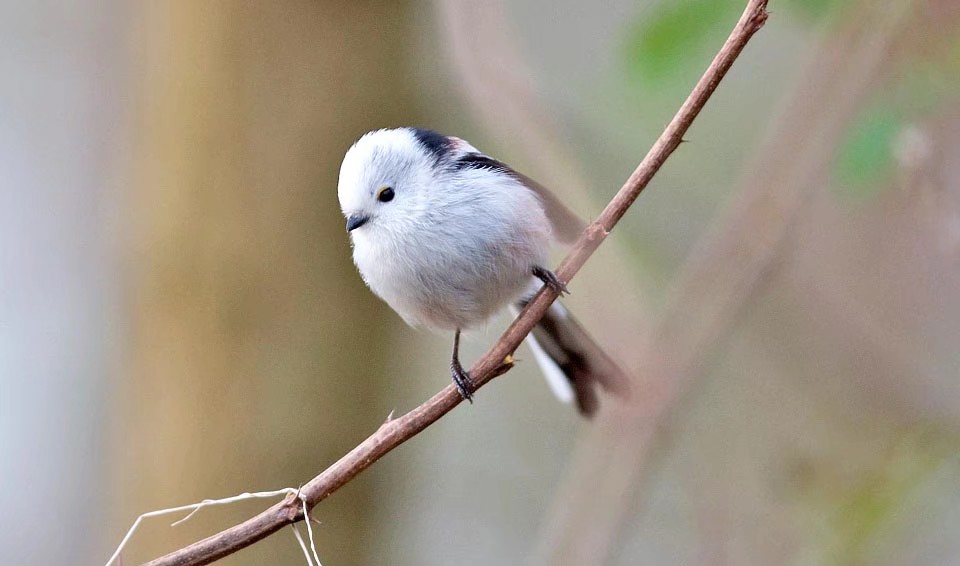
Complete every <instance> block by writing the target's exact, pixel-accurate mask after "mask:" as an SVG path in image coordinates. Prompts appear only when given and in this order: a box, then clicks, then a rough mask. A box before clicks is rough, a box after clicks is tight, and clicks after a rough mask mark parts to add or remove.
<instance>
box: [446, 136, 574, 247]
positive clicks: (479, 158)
mask: <svg viewBox="0 0 960 566" xmlns="http://www.w3.org/2000/svg"><path fill="white" fill-rule="evenodd" d="M458 141H459V140H458ZM462 143H464V144H465V143H466V142H462ZM468 147H470V149H473V147H472V146H468ZM454 164H455V166H456V167H473V168H478V169H482V168H488V169H498V170H500V171H503V172H505V173H507V174H509V175H511V176H512V177H514V178H515V179H517V180H518V181H520V183H521V184H523V186H525V187H527V188H528V189H530V190H531V191H533V192H534V193H535V194H536V195H537V196H538V197H540V202H542V203H543V209H544V212H546V213H547V219H548V220H550V225H551V226H552V228H553V234H554V236H555V237H556V239H557V241H559V242H561V243H563V244H572V243H573V242H574V241H576V239H577V237H578V236H579V235H580V232H582V231H583V229H584V228H585V227H586V226H587V224H586V222H584V221H583V219H581V218H580V217H579V216H577V215H576V214H575V213H574V212H573V211H571V210H570V209H569V208H567V206H566V205H565V204H563V203H562V202H560V199H559V198H557V196H556V195H554V194H553V193H552V192H550V190H549V189H547V188H546V187H544V186H543V185H541V184H540V183H538V182H536V181H534V180H533V179H531V178H530V177H527V176H526V175H524V174H523V173H520V172H519V171H517V170H515V169H513V168H512V167H510V166H509V165H507V164H506V163H504V162H502V161H500V160H497V159H494V158H492V157H490V156H488V155H484V154H483V153H480V152H478V151H476V150H474V151H469V152H468V153H466V154H464V155H462V156H460V157H459V158H458V159H457V160H456V161H455V163H454Z"/></svg>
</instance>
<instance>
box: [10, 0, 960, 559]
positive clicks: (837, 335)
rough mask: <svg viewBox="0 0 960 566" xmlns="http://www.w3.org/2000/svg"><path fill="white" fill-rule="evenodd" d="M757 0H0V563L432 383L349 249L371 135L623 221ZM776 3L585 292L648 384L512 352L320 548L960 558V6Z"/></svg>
mask: <svg viewBox="0 0 960 566" xmlns="http://www.w3.org/2000/svg"><path fill="white" fill-rule="evenodd" d="M744 4H745V2H743V1H740V0H679V1H672V2H667V1H649V2H626V1H615V2H602V3H600V2H597V3H588V2H572V1H566V0H564V1H552V2H548V1H546V0H521V1H513V2H501V1H492V2H485V3H482V4H480V3H473V2H466V1H464V0H437V1H436V2H433V3H428V2H321V1H313V2H310V1H291V2H282V3H281V2H276V3H274V2H242V1H227V0H223V1H210V2H190V1H186V0H170V1H166V2H130V3H128V2H120V1H118V0H107V1H101V2H96V3H94V2H55V1H52V0H41V1H37V2H7V1H4V2H0V46H2V49H0V494H2V495H0V562H2V563H3V564H14V565H19V564H24V565H26V564H53V563H61V564H102V563H103V562H104V561H105V560H106V558H107V557H108V556H109V555H110V554H111V552H112V551H113V548H114V547H115V546H116V544H117V543H119V541H120V539H121V537H122V536H123V534H124V533H125V532H126V530H127V528H128V527H129V526H130V524H131V523H132V522H133V520H134V519H135V518H136V516H137V515H139V514H140V513H142V512H145V511H150V510H153V509H158V508H164V507H171V506H176V505H182V504H186V503H191V502H194V501H199V500H202V499H204V498H218V497H227V496H230V495H234V494H236V493H240V492H243V491H254V490H269V489H277V488H280V487H284V486H294V487H295V486H298V485H300V484H302V483H304V482H306V481H307V480H308V479H310V478H311V477H313V476H314V475H315V474H317V473H319V472H320V471H321V470H322V469H323V468H325V467H326V466H327V465H329V464H331V463H332V462H334V461H335V460H336V459H337V458H339V457H340V456H341V455H343V454H344V453H345V452H347V451H348V450H349V449H350V448H352V447H353V446H354V445H355V444H357V443H358V442H360V441H361V440H362V439H363V438H365V437H366V436H367V435H368V434H370V433H371V432H373V431H374V430H375V429H376V427H377V426H378V425H379V424H380V423H381V422H383V420H384V419H385V418H386V417H387V415H388V414H389V413H391V412H392V411H397V412H403V411H406V410H409V409H411V408H413V407H414V406H416V405H417V404H418V403H420V402H421V401H422V400H424V399H426V398H427V397H428V396H430V395H431V394H432V393H434V392H435V391H436V390H438V389H439V388H440V387H442V386H445V385H446V384H447V383H448V380H449V377H448V374H447V369H446V366H447V359H448V358H447V356H448V351H447V350H448V348H449V336H443V335H433V334H430V333H427V332H423V331H417V330H413V329H410V328H408V327H406V326H405V325H404V324H403V323H402V321H401V320H400V319H399V317H397V316H396V315H395V314H394V313H393V312H392V311H390V309H389V308H388V307H386V305H384V304H382V303H381V302H379V301H378V300H377V299H376V298H375V297H374V296H373V295H372V294H371V293H370V292H369V291H368V290H367V289H366V288H365V287H364V285H363V283H362V281H361V280H360V278H359V276H358V275H357V273H356V270H355V268H354V267H353V265H352V262H351V260H350V249H349V242H348V238H347V235H346V234H345V233H344V230H343V219H342V216H341V215H340V212H339V209H338V204H337V199H336V181H337V171H338V168H339V164H340V159H341V157H342V156H343V153H344V152H345V151H346V149H347V148H348V147H349V145H350V144H351V143H352V142H353V141H354V140H355V139H356V138H357V137H359V136H360V135H361V134H362V133H364V132H365V131H367V130H370V129H374V128H379V127H389V126H396V125H417V126H421V127H429V128H433V129H436V130H439V131H443V132H446V133H450V134H455V135H458V136H460V137H464V138H466V139H469V140H470V141H471V142H472V143H473V144H474V145H476V146H477V147H479V148H480V149H481V150H483V151H485V152H487V153H489V154H492V155H494V156H497V157H500V158H502V159H503V160H505V161H507V162H510V163H511V164H513V165H515V166H516V167H517V168H518V169H520V170H522V171H524V172H526V173H528V174H530V175H531V176H533V177H535V178H538V179H540V180H541V181H542V182H544V183H545V184H547V185H549V186H551V187H552V188H554V189H555V190H556V192H557V193H558V194H560V195H561V196H562V197H563V199H564V200H565V201H566V202H568V203H569V204H570V206H571V207H572V208H574V209H575V210H577V211H579V212H580V213H581V214H582V215H583V216H584V217H586V218H592V217H595V216H596V215H597V214H598V213H599V211H600V210H601V208H602V207H603V205H604V204H605V203H606V202H607V200H609V198H610V197H611V196H612V195H613V194H614V192H615V191H616V190H617V189H618V188H619V187H620V185H621V184H622V182H623V181H624V179H626V177H627V176H628V175H629V173H630V172H631V171H632V169H633V168H634V167H635V166H636V164H637V163H638V162H639V160H640V159H641V158H642V157H643V155H644V154H645V153H646V151H647V149H648V148H649V146H650V145H651V144H652V142H653V140H654V139H655V138H656V136H657V135H659V133H660V131H661V129H662V128H663V126H664V125H665V124H666V123H667V121H668V120H669V119H670V117H671V116H672V114H673V112H674V111H675V110H676V108H678V107H679V105H680V104H681V102H682V101H683V99H684V98H685V97H686V95H687V93H688V92H689V91H690V89H691V87H692V86H693V84H694V83H695V81H696V79H697V78H698V77H699V75H700V73H701V72H702V71H703V70H704V69H705V68H706V66H707V64H708V63H709V61H710V59H711V58H712V57H713V55H714V54H715V53H716V51H717V49H718V48H719V46H720V45H721V44H722V42H723V40H724V39H725V37H726V35H727V33H728V32H729V30H730V29H731V28H732V26H733V24H734V22H735V21H736V19H737V17H738V16H739V14H740V12H741V10H742V8H743V5H744ZM770 9H771V11H772V16H771V18H770V20H769V22H768V24H767V26H766V27H765V28H764V29H763V30H762V31H761V32H760V33H759V35H758V36H757V37H756V38H755V39H754V40H753V41H752V42H751V43H750V45H748V47H747V49H746V51H745V53H744V54H743V56H742V57H741V58H740V59H739V60H738V61H737V63H736V65H735V66H734V68H733V70H732V71H731V73H730V75H729V76H728V77H727V78H726V80H725V81H724V82H723V84H722V85H721V87H720V89H719V90H718V92H717V93H716V95H715V96H714V98H713V99H712V100H711V101H710V102H709V104H708V105H707V107H706V109H705V110H704V112H703V114H702V115H701V116H700V118H699V119H698V120H697V122H696V123H695V125H694V126H693V128H692V129H691V131H690V132H689V134H688V135H687V138H688V140H689V143H687V144H684V145H682V146H681V147H680V149H679V150H678V152H677V153H676V155H674V156H673V157H672V158H671V159H670V161H669V162H668V163H667V165H666V166H665V168H664V169H663V171H662V172H661V173H660V174H659V175H658V176H657V177H656V178H655V180H654V181H653V183H652V184H651V186H650V187H649V189H648V190H647V191H646V192H645V193H644V194H643V196H642V197H641V199H640V200H639V201H638V202H637V203H636V205H635V206H634V208H633V209H632V210H631V211H630V213H629V214H628V215H627V217H626V218H625V219H624V221H623V223H622V224H621V225H620V226H619V227H618V228H617V230H616V231H615V232H614V233H613V235H612V236H611V237H610V238H609V239H608V241H607V242H606V243H605V244H604V246H603V247H602V248H601V249H600V251H599V252H598V253H597V255H596V256H594V258H592V259H591V260H590V262H589V263H588V264H587V266H586V267H585V269H584V270H583V271H582V272H581V273H580V275H578V277H577V278H576V279H575V280H574V281H573V283H572V285H571V291H572V295H571V296H570V297H569V298H567V299H566V300H565V302H566V303H567V304H568V305H569V306H570V307H571V309H572V310H574V311H575V312H576V313H578V316H579V317H580V318H581V319H582V321H583V323H584V325H585V326H586V327H587V328H588V329H589V330H590V331H591V332H592V333H593V334H594V335H595V336H596V338H597V339H598V341H600V342H601V343H602V344H604V345H606V346H607V347H608V348H609V350H610V351H611V352H613V353H614V354H615V357H617V358H618V359H619V360H621V361H622V363H623V365H624V366H625V367H627V368H629V370H630V371H631V373H633V374H634V375H635V376H636V385H637V386H636V388H635V389H636V394H635V396H634V398H633V399H631V401H630V402H629V403H625V404H617V403H615V402H612V401H611V400H609V399H608V400H607V401H608V402H607V403H606V404H605V407H604V411H602V414H600V415H598V417H597V418H596V419H595V420H594V421H593V422H585V421H583V420H581V419H580V418H579V417H578V415H577V414H576V411H575V410H574V409H573V408H571V407H569V406H565V405H561V404H559V403H557V402H556V400H555V399H553V398H552V396H551V394H550V392H549V390H548V389H547V387H546V386H545V384H544V382H543V380H542V378H541V377H540V376H539V375H538V372H537V370H536V368H535V364H534V363H533V361H532V354H530V353H529V351H527V350H526V349H525V348H521V350H520V351H519V353H518V358H519V359H520V361H521V363H520V364H519V367H518V368H517V369H516V370H515V371H513V372H511V373H509V374H507V375H506V376H505V377H502V378H499V379H498V380H496V381H495V382H494V383H492V384H491V385H490V386H489V387H486V388H484V389H483V390H482V391H481V392H480V393H479V394H478V396H477V402H476V403H475V404H474V405H472V406H461V407H459V408H458V409H457V410H455V411H454V412H453V413H451V414H450V415H448V416H447V417H445V418H444V419H442V420H441V421H440V422H438V423H437V424H435V425H434V426H433V427H431V428H429V429H428V430H426V431H425V432H424V433H422V434H421V435H419V436H418V437H416V438H415V439H414V440H412V441H411V442H409V443H408V444H406V445H404V446H402V447H401V448H400V449H398V450H396V451H395V452H393V453H391V454H389V455H388V456H387V457H385V458H384V459H383V460H382V461H381V462H380V463H378V464H377V465H375V466H374V467H372V468H371V469H369V470H368V471H367V472H365V473H364V474H363V475H361V476H360V477H359V478H357V479H356V480H355V481H353V482H352V483H350V484H348V485H347V486H346V487H345V488H343V489H342V490H341V491H339V492H337V493H336V494H334V495H333V496H332V497H330V499H328V500H326V501H324V502H323V503H321V504H320V505H319V506H318V507H317V508H316V510H315V511H314V513H313V515H314V516H315V517H316V518H317V519H318V520H319V522H320V524H318V525H315V529H314V530H315V533H316V540H317V548H318V551H319V554H320V557H321V559H322V560H323V563H324V564H325V565H327V566H330V565H333V564H417V565H442V564H478V565H479V564H600V563H605V564H617V565H627V564H631V565H632V564H758V565H762V564H960V458H958V448H960V4H958V3H957V2H955V1H954V0H886V1H881V2H877V1H875V0H873V1H872V0H860V1H857V0H847V1H844V0H816V1H813V0H772V2H771V6H770ZM561 253H562V250H558V255H557V258H558V259H559V258H560V257H561V255H560V254H561ZM507 322H508V321H507V319H506V318H501V319H499V320H496V321H493V322H491V323H490V325H489V326H488V328H486V329H484V330H481V331H478V332H474V333H472V334H471V335H470V336H469V337H468V340H467V347H466V350H465V353H464V359H465V360H472V359H474V358H475V357H477V356H479V355H481V354H482V353H483V352H484V351H485V350H486V348H487V347H488V346H489V344H491V343H492V342H493V341H494V340H496V338H497V336H498V335H499V332H500V331H501V330H502V329H503V328H504V327H505V325H506V324H507ZM387 376H392V377H389V378H388V377H387ZM395 376H403V377H402V378H397V377H395ZM267 505H268V502H251V503H243V504H238V505H235V506H231V507H225V508H211V509H205V510H203V511H201V512H200V513H199V514H198V515H196V516H195V517H194V518H193V519H191V520H190V521H189V522H188V523H185V524H182V525H179V526H177V527H173V528H171V527H170V526H169V523H170V522H171V521H172V520H173V518H170V519H167V518H159V519H151V520H148V521H147V522H146V523H145V524H144V525H143V527H142V528H141V530H140V531H138V533H137V534H136V535H135V537H134V538H133V540H132V541H131V543H130V544H129V546H128V547H127V549H126V550H125V551H124V553H123V563H124V564H136V563H140V562H143V561H146V560H148V559H151V558H154V557H156V556H159V555H161V554H164V553H166V552H169V551H172V550H175V549H176V548H179V547H180V546H183V545H185V544H187V543H190V542H193V541H194V540H197V539H199V538H202V537H204V536H207V535H209V534H212V533H214V532H217V531H219V530H220V529H222V528H225V527H227V526H229V525H232V524H234V523H236V522H238V521H240V520H243V519H244V518H246V517H249V516H251V515H252V514H254V513H256V512H257V511H258V510H260V509H262V508H264V507H266V506H267ZM223 563H225V564H237V565H239V564H302V563H304V560H303V556H302V554H301V553H300V550H299V548H298V546H297V544H296V542H295V539H294V537H293V535H292V533H290V532H289V530H284V531H281V532H280V533H278V534H276V535H274V536H272V537H271V538H269V539H267V540H265V541H263V542H261V543H259V544H256V545H254V546H252V547H250V548H248V549H246V550H243V551H241V552H240V553H238V554H236V555H233V556H231V557H229V558H227V559H225V560H224V561H223Z"/></svg>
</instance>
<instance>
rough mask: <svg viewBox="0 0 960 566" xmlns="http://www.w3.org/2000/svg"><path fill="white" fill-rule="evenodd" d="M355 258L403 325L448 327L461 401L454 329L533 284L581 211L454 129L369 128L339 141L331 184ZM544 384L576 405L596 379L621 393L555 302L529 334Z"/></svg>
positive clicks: (590, 395) (620, 377)
mask: <svg viewBox="0 0 960 566" xmlns="http://www.w3.org/2000/svg"><path fill="white" fill-rule="evenodd" d="M337 193H338V196H339V198H340V208H341V210H342V211H343V214H344V216H346V218H347V231H348V232H349V233H350V236H351V239H352V241H353V259H354V262H355V263H356V264H357V268H359V270H360V274H361V275H362V276H363V280H364V281H365V282H366V283H367V285H368V286H369V287H370V289H372V290H373V292H374V293H376V294H377V296H379V297H380V298H381V299H383V300H384V301H386V302H387V304H389V305H390V306H391V307H393V309H394V310H395V311H397V313H399V314H400V316H401V317H403V319H404V320H405V321H406V322H407V323H409V324H410V325H412V326H426V327H429V328H433V329H440V330H449V331H453V332H454V338H453V357H452V360H451V362H450V369H451V374H452V377H453V381H454V382H455V383H456V385H457V389H458V390H459V391H460V394H461V395H462V396H463V397H464V398H466V399H468V400H470V399H471V394H472V393H473V391H474V384H473V381H471V379H470V376H469V375H468V374H467V372H466V371H465V370H464V369H463V367H462V366H461V364H460V360H459V345H460V332H461V330H463V329H466V328H470V327H472V326H476V325H478V324H482V323H483V322H485V321H486V320H488V319H489V318H491V317H492V316H493V315H495V314H497V313H498V312H499V311H501V310H502V309H504V308H505V307H507V306H513V307H514V308H515V309H516V308H518V307H520V306H522V305H523V304H524V302H525V301H526V300H528V299H529V297H531V296H532V295H533V293H534V292H536V291H537V289H538V288H539V286H540V285H541V284H546V285H549V286H550V287H552V288H554V289H555V290H556V291H558V292H563V291H566V289H565V287H564V285H563V283H562V282H561V281H560V280H559V279H557V277H556V275H554V274H553V272H551V271H550V270H549V269H547V268H546V267H545V265H546V262H547V253H548V251H549V248H550V245H551V243H552V242H553V241H554V240H557V241H559V242H561V243H571V242H573V241H574V240H575V239H576V237H577V235H578V234H579V232H580V231H581V229H582V228H583V222H582V221H581V220H580V219H579V218H578V217H577V216H576V215H574V214H573V213H572V212H570V210H569V209H567V208H566V207H565V206H564V205H563V204H562V203H561V202H560V201H559V200H558V199H557V198H556V197H555V196H553V195H552V194H551V193H550V192H549V191H547V190H546V189H545V188H544V187H542V186H541V185H539V184H538V183H536V182H535V181H533V180H532V179H530V178H529V177H526V176H525V175H522V174H520V173H518V172H517V171H515V170H513V169H512V168H510V167H509V166H507V165H505V164H504V163H502V162H500V161H497V160H496V159H493V158H491V157H488V156H486V155H484V154H483V153H480V152H479V151H477V150H476V149H475V148H474V147H473V146H471V145H470V144H469V143H467V142H465V141H463V140H462V139H459V138H455V137H450V136H445V135H442V134H438V133H436V132H432V131H429V130H421V129H415V128H396V129H390V130H376V131H372V132H369V133H367V134H366V135H364V136H363V137H361V138H360V139H359V140H358V141H357V142H356V143H355V144H354V145H353V147H351V148H350V149H349V151H347V154H346V155H345V156H344V158H343V164H342V165H341V167H340V182H339V187H338V189H337ZM527 342H528V343H529V344H530V346H531V348H532V349H533V352H534V356H535V357H536V359H537V362H538V363H539V365H540V367H541V369H542V370H543V372H544V374H545V375H546V377H547V380H548V382H549V383H550V385H551V387H552V389H553V391H554V392H555V393H556V394H557V396H558V397H559V398H560V399H561V400H564V401H567V402H571V401H573V400H574V399H575V400H576V402H577V406H578V407H579V409H580V411H581V412H582V413H584V414H586V415H590V414H592V413H593V412H594V411H595V410H596V408H597V392H596V387H597V386H598V385H599V386H600V387H602V388H604V389H606V390H609V391H612V392H614V393H622V392H625V391H626V389H627V383H628V381H627V378H626V376H625V375H624V373H623V372H622V371H621V370H620V369H619V367H618V366H617V364H615V363H614V362H613V361H612V360H611V359H610V358H609V357H608V356H607V355H606V354H605V353H604V352H603V350H601V349H600V348H599V347H598V346H597V345H596V343H595V342H594V341H593V340H592V339H590V337H589V336H588V335H587V334H586V332H584V330H583V328H582V327H581V326H580V325H579V324H578V323H577V322H576V321H575V320H574V319H573V318H572V317H571V316H570V314H569V312H568V311H567V310H566V309H565V308H564V307H563V306H562V305H560V303H559V302H554V303H553V306H552V307H551V308H550V310H549V311H548V312H547V314H546V316H545V317H544V318H543V319H542V320H541V321H540V323H539V324H538V325H537V327H536V328H535V329H534V330H533V332H532V333H531V334H530V335H529V336H528V337H527Z"/></svg>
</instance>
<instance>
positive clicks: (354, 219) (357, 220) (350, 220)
mask: <svg viewBox="0 0 960 566" xmlns="http://www.w3.org/2000/svg"><path fill="white" fill-rule="evenodd" d="M368 220H370V217H369V216H364V215H362V214H351V215H350V216H348V217H347V232H353V231H354V230H356V229H357V228H359V227H361V226H363V225H364V224H366V223H367V221H368Z"/></svg>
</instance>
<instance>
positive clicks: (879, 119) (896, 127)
mask: <svg viewBox="0 0 960 566" xmlns="http://www.w3.org/2000/svg"><path fill="white" fill-rule="evenodd" d="M903 126H904V119H903V116H902V115H901V114H900V113H899V112H897V110H896V109H895V108H893V107H892V106H890V105H889V104H878V105H874V106H871V107H869V108H867V109H866V110H865V111H864V112H863V113H862V114H861V115H860V117H859V119H858V120H857V122H856V123H855V124H854V126H853V127H852V128H851V129H850V131H849V133H848V135H847V139H846V141H845V142H844V144H843V146H842V147H841V148H840V152H839V154H838V156H837V161H836V171H835V175H836V178H837V180H838V181H839V182H840V186H841V187H843V192H845V193H847V195H846V196H851V197H863V196H868V195H871V194H873V193H874V192H876V191H877V190H879V189H880V188H882V186H883V184H884V183H883V181H884V179H887V178H889V176H890V174H891V172H892V170H893V143H894V138H895V137H896V135H897V133H898V132H900V130H901V129H902V128H903Z"/></svg>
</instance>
